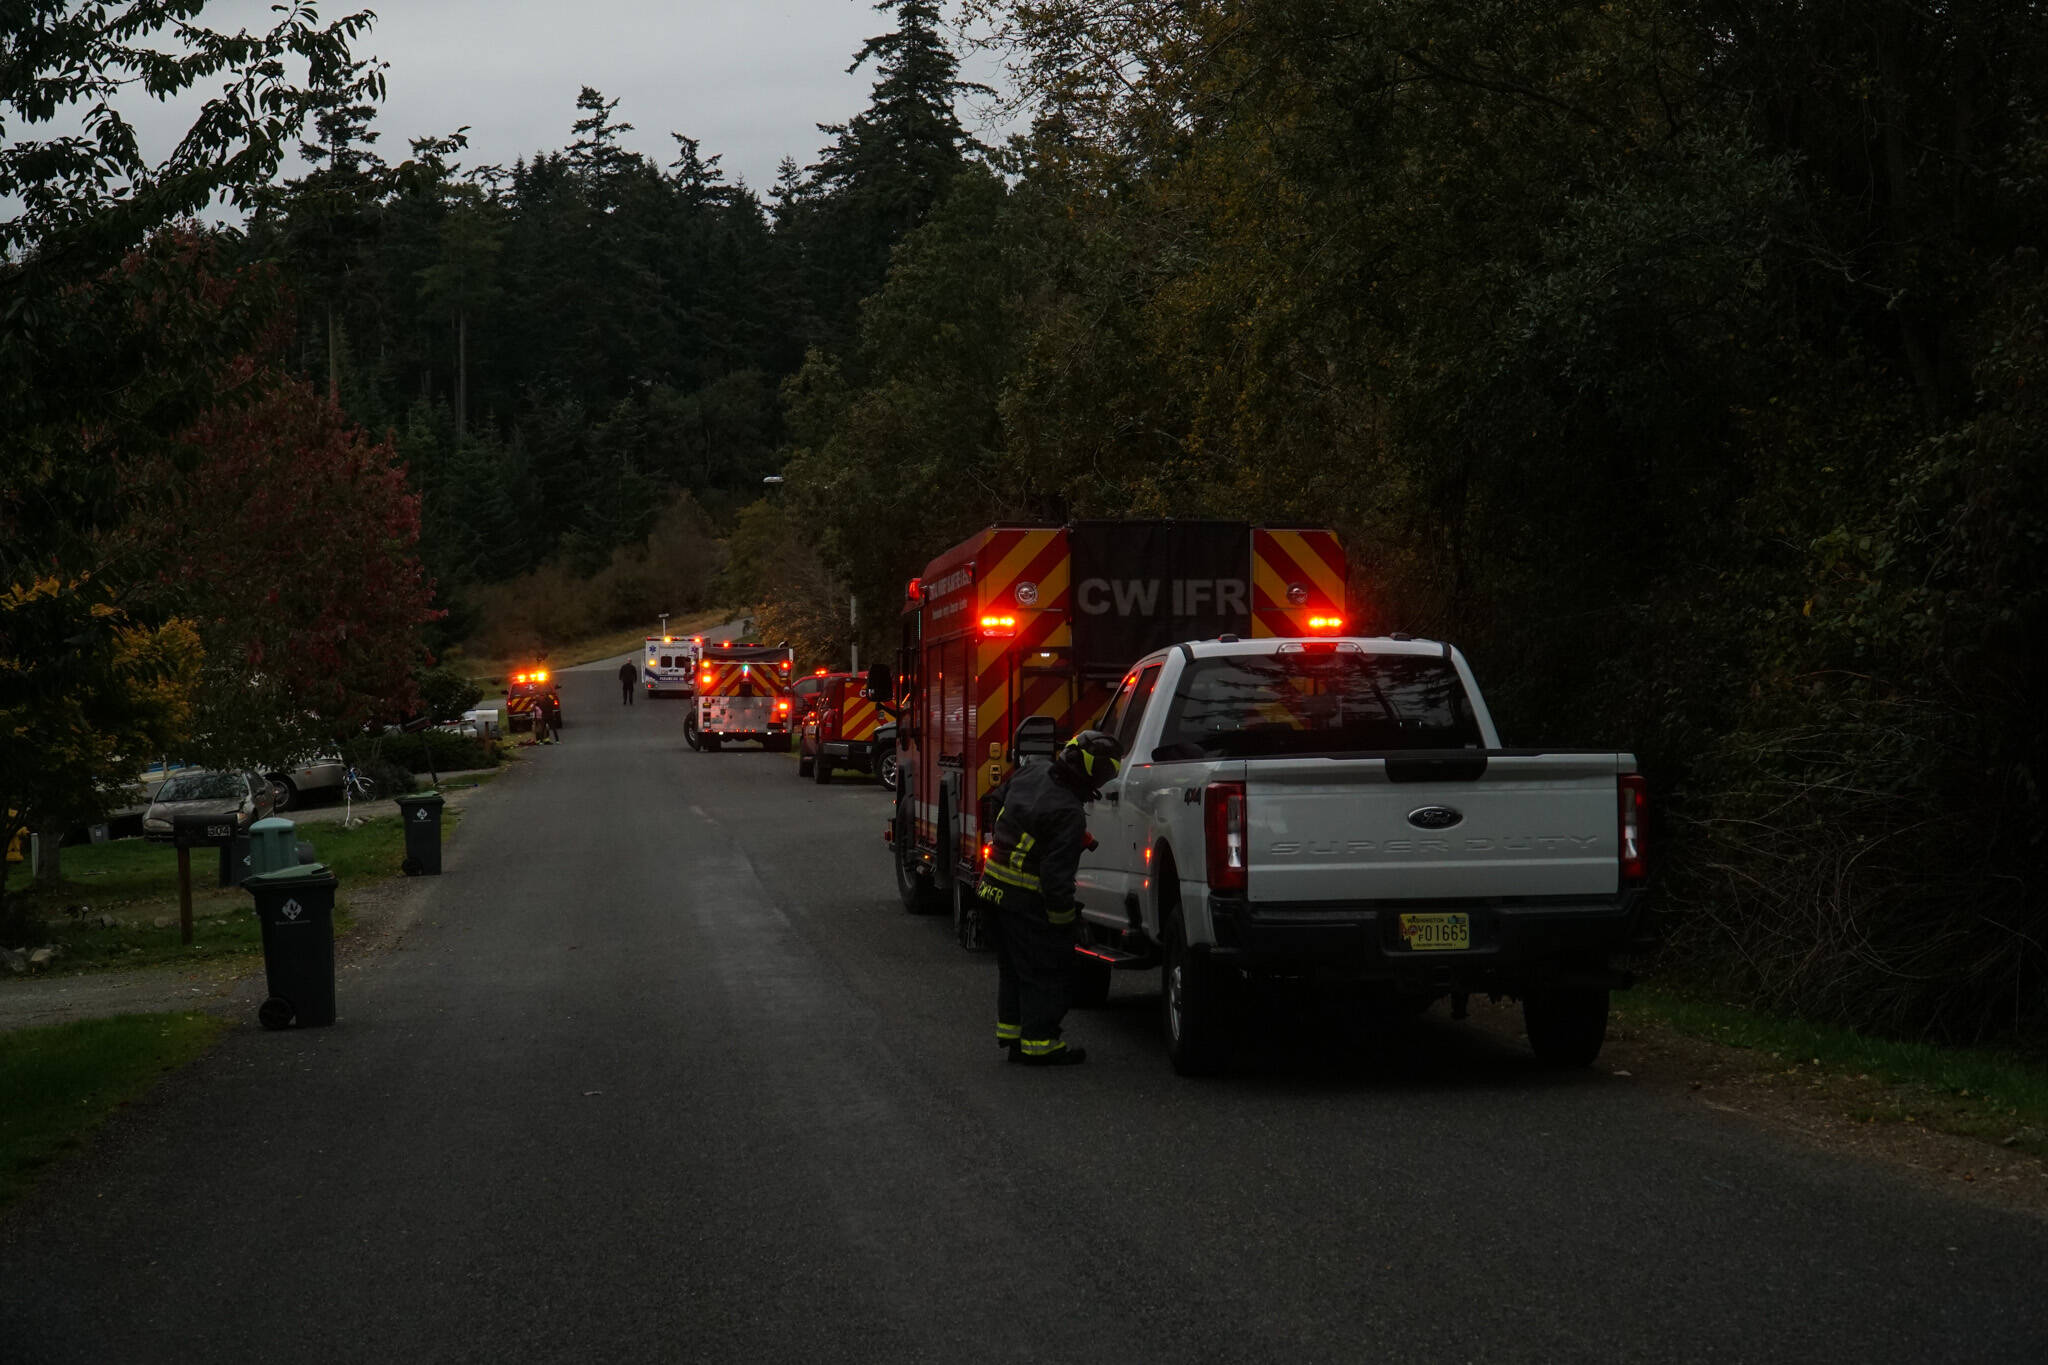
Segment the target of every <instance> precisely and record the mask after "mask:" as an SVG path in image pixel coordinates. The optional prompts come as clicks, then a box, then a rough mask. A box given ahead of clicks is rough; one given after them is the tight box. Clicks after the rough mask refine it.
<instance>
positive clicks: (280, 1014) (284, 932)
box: [242, 863, 339, 1028]
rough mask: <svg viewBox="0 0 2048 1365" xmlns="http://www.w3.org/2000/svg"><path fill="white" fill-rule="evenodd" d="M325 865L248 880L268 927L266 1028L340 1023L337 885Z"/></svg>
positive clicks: (265, 935)
mask: <svg viewBox="0 0 2048 1365" xmlns="http://www.w3.org/2000/svg"><path fill="white" fill-rule="evenodd" d="M338 881H339V879H338V878H336V877H335V875H334V874H333V873H332V872H330V871H328V870H327V868H326V867H325V866H324V865H323V864H320V863H308V864H305V865H304V866H300V867H288V868H285V869H283V870H282V871H278V872H265V873H263V874H261V875H259V876H255V877H251V878H249V879H248V880H247V881H245V882H243V883H242V885H243V887H244V888H245V889H246V890H247V891H248V892H249V894H250V895H252V896H254V897H255V898H256V918H257V920H258V921H259V922H260V923H261V924H262V926H263V975H264V978H265V980H266V982H267V984H268V985H269V988H270V998H269V999H267V1000H265V1001H264V1002H263V1007H262V1008H261V1009H260V1010H258V1011H257V1016H256V1017H257V1018H258V1019H260V1020H261V1021H262V1023H263V1027H265V1028H292V1027H298V1028H313V1027H316V1026H319V1025H322V1024H331V1023H333V1022H334V888H335V886H336V885H337V884H338Z"/></svg>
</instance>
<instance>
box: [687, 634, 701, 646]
mask: <svg viewBox="0 0 2048 1365" xmlns="http://www.w3.org/2000/svg"><path fill="white" fill-rule="evenodd" d="M690 643H691V644H693V645H701V644H703V643H704V637H703V636H701V635H692V636H691V637H690Z"/></svg>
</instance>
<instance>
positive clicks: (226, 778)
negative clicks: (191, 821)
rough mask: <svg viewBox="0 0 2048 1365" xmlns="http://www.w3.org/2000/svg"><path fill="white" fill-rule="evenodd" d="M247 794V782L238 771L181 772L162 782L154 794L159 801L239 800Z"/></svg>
mask: <svg viewBox="0 0 2048 1365" xmlns="http://www.w3.org/2000/svg"><path fill="white" fill-rule="evenodd" d="M248 794H249V784H248V782H247V781H245V780H244V779H243V778H242V777H241V775H240V774H238V773H182V774H180V775H179V776H177V777H174V778H172V779H171V780H170V781H168V782H166V783H164V785H163V789H162V790H161V791H159V792H157V794H156V799H157V800H159V801H216V800H220V799H222V798H229V799H232V800H236V801H239V800H241V799H242V798H243V797H245V796H247V795H248Z"/></svg>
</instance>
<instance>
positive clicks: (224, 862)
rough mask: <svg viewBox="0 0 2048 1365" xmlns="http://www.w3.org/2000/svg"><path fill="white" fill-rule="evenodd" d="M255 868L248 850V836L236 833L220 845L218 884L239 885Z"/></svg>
mask: <svg viewBox="0 0 2048 1365" xmlns="http://www.w3.org/2000/svg"><path fill="white" fill-rule="evenodd" d="M255 870H256V867H255V862H254V858H253V855H252V854H251V852H250V844H249V836H248V835H247V834H239V833H238V834H236V835H235V836H234V837H233V838H232V839H229V840H228V841H227V842H226V843H224V844H222V845H221V846H220V884H221V885H222V886H240V885H241V884H242V883H243V882H245V881H247V880H248V879H249V874H250V873H252V872H254V871H255Z"/></svg>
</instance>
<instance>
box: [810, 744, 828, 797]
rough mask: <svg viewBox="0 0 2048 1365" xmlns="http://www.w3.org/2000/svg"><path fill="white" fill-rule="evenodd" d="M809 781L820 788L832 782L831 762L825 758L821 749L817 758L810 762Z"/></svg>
mask: <svg viewBox="0 0 2048 1365" xmlns="http://www.w3.org/2000/svg"><path fill="white" fill-rule="evenodd" d="M811 780H812V781H814V782H816V783H817V784H818V785H819V786H821V787H822V786H824V785H825V784H826V783H828V782H830V781H831V780H832V760H831V759H829V758H827V757H825V751H824V750H823V749H822V748H821V749H819V750H818V754H817V757H815V758H813V759H812V760H811Z"/></svg>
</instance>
